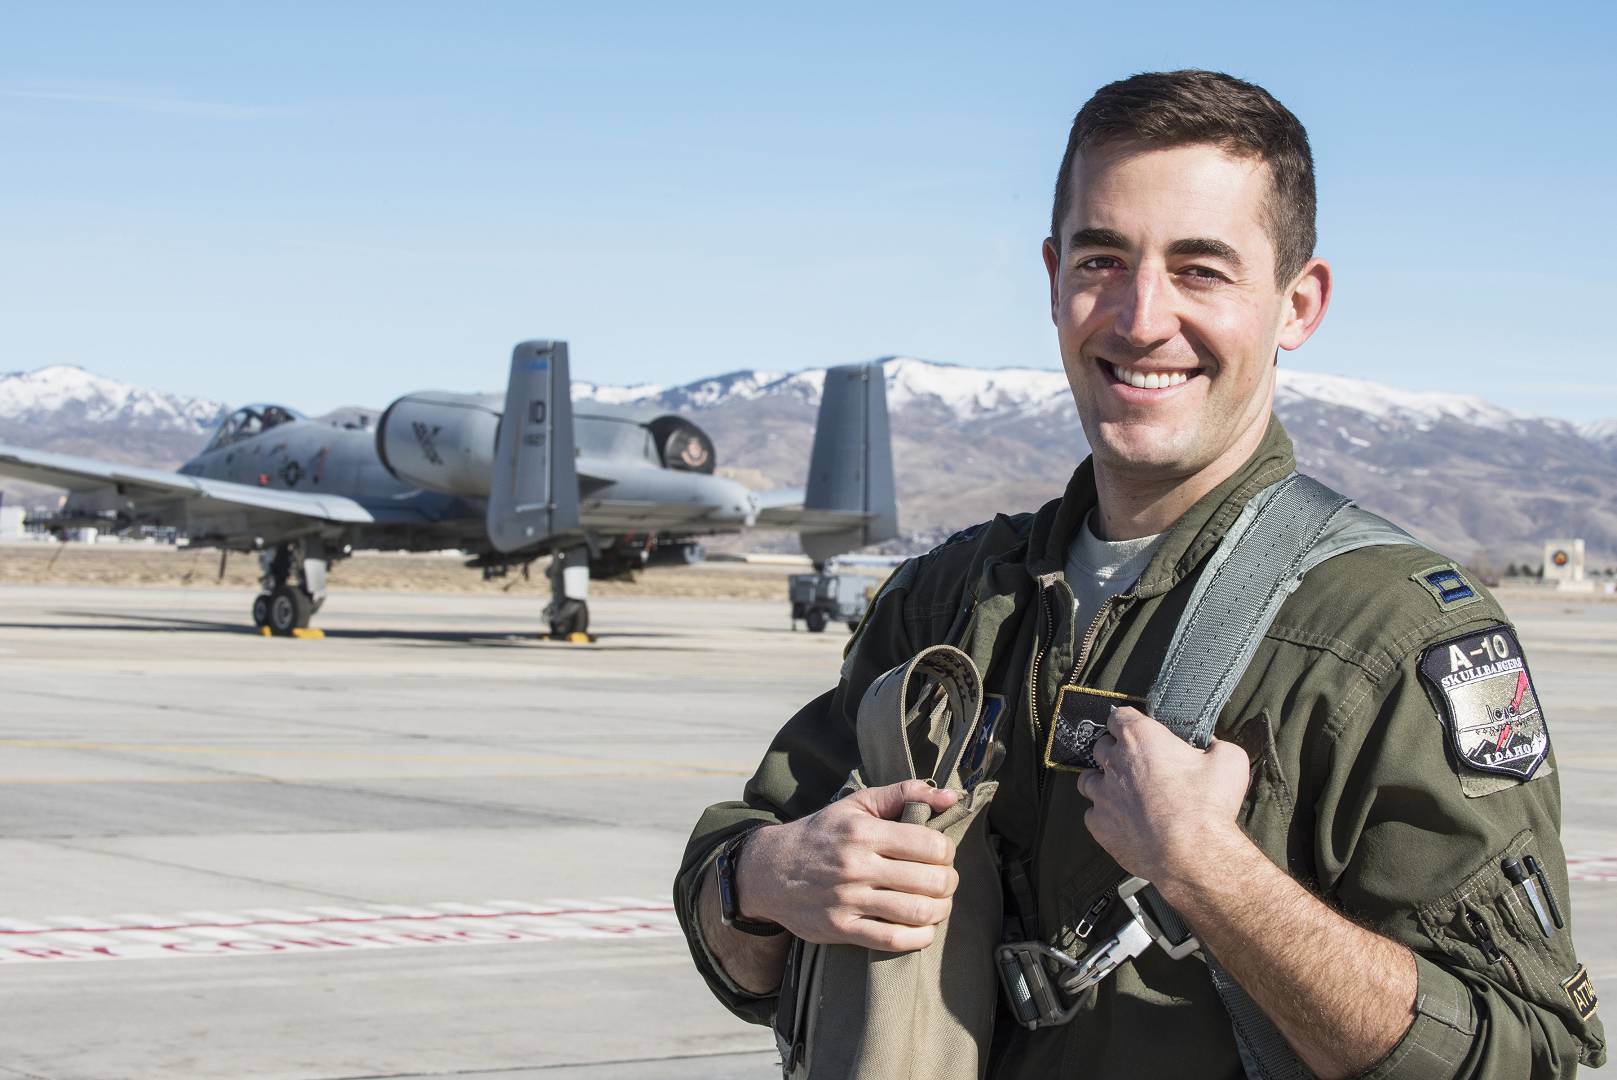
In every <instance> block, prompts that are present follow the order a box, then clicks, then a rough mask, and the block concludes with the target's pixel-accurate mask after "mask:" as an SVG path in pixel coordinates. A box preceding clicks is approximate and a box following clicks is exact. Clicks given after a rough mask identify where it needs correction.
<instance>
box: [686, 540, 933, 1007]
mask: <svg viewBox="0 0 1617 1080" xmlns="http://www.w3.org/2000/svg"><path fill="white" fill-rule="evenodd" d="M915 573H916V566H915V563H914V561H913V560H912V561H911V562H907V563H904V564H903V565H902V566H900V567H899V568H898V569H897V570H895V571H894V572H893V574H892V576H891V577H889V578H888V581H887V583H886V584H884V585H883V586H882V589H881V591H880V592H879V593H878V595H877V597H876V599H875V601H874V602H873V603H872V604H871V607H870V610H869V611H868V612H867V613H866V615H865V617H864V619H863V620H862V621H861V622H860V624H859V628H858V630H857V631H856V632H855V633H854V635H853V637H852V638H851V639H850V641H849V643H848V647H847V650H846V652H845V653H844V657H843V663H842V671H841V676H840V678H839V681H838V684H837V686H836V688H835V689H834V690H829V691H827V692H826V693H824V694H821V695H820V696H819V697H817V698H815V699H814V700H813V701H810V702H809V703H808V704H807V705H805V706H803V708H802V709H800V710H798V712H797V714H796V715H794V716H793V717H792V718H791V719H790V720H788V721H787V722H786V726H785V727H783V728H781V729H780V731H779V733H778V734H776V736H775V738H774V740H773V741H772V742H771V743H770V745H769V749H768V751H767V752H766V753H765V754H764V758H763V761H762V762H761V763H760V764H759V765H758V769H757V771H756V772H754V773H753V775H752V778H751V779H750V780H748V781H747V784H746V787H745V788H744V789H743V791H742V794H741V798H740V800H739V801H735V802H723V803H718V804H716V805H714V806H710V807H708V808H707V810H706V811H705V812H704V813H703V814H702V816H701V818H700V819H699V820H698V821H697V823H696V828H695V830H694V831H693V832H692V833H691V838H690V841H689V842H688V843H687V844H686V847H685V856H684V859H683V861H682V862H681V864H680V869H679V876H678V877H677V878H676V879H675V882H674V907H675V912H676V914H677V916H678V918H679V922H680V926H681V928H682V929H683V930H684V932H685V939H686V941H687V943H688V944H689V945H690V949H691V956H692V958H693V959H694V960H695V961H696V966H697V969H698V970H699V971H700V972H701V974H702V977H703V978H704V979H705V980H706V981H707V984H708V987H709V988H710V989H711V990H712V991H713V993H714V995H715V996H716V997H717V998H718V999H719V1001H720V1002H721V1003H722V1004H723V1005H724V1006H725V1007H726V1008H728V1009H729V1010H730V1011H731V1012H733V1013H735V1014H736V1015H737V1016H739V1017H740V1018H741V1019H743V1020H746V1021H749V1022H750V1023H755V1024H768V1023H771V1022H772V1021H773V1018H774V1010H775V1001H776V998H777V995H775V994H769V995H758V994H752V993H749V992H747V991H746V990H743V989H742V988H741V987H739V986H738V985H736V984H735V982H734V981H732V980H731V979H730V978H729V976H728V975H726V974H725V972H724V970H723V969H722V968H721V967H720V966H719V964H718V963H717V962H716V961H715V960H714V958H713V955H712V953H711V952H710V951H709V949H708V947H707V944H706V943H705V942H704V941H703V940H702V934H701V925H700V920H699V918H698V915H697V911H696V899H697V896H698V890H699V886H700V884H701V881H702V878H703V877H704V875H706V874H708V873H709V872H710V868H711V865H712V862H713V860H714V859H715V858H716V857H717V855H718V849H719V847H720V846H721V845H722V844H723V843H724V841H726V840H728V839H730V838H731V837H733V836H735V835H736V834H737V833H741V832H745V831H746V830H748V829H754V828H758V827H760V826H764V825H773V824H778V823H780V822H783V821H794V820H796V819H798V818H801V817H805V816H807V815H809V814H812V813H814V812H815V811H816V810H819V809H821V808H822V807H824V806H825V805H826V804H827V803H829V802H830V801H831V800H832V798H833V797H834V796H835V795H836V793H837V792H838V791H839V790H840V789H841V787H842V785H843V783H844V781H846V780H847V779H848V774H849V773H850V772H851V771H852V770H853V769H854V767H855V766H856V765H857V764H858V754H859V751H858V740H857V738H856V736H855V734H854V718H855V716H856V714H857V711H858V707H859V701H860V699H861V698H863V697H864V694H865V691H866V690H867V689H868V688H869V686H870V684H871V683H872V682H873V681H875V679H876V677H877V676H878V675H881V674H882V673H884V672H886V671H888V670H890V669H891V668H893V667H895V666H897V665H898V664H901V663H903V662H904V661H905V660H908V659H909V658H910V657H911V656H912V655H913V654H914V651H915V650H914V649H913V648H911V646H910V643H909V641H908V635H907V634H906V632H905V628H904V603H905V601H906V599H907V597H908V594H909V591H910V587H911V584H912V583H913V580H914V577H915Z"/></svg>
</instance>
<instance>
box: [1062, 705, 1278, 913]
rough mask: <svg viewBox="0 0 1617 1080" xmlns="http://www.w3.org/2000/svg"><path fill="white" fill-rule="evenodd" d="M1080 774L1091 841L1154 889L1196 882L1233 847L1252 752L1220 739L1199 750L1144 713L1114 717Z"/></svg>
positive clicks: (1116, 713)
mask: <svg viewBox="0 0 1617 1080" xmlns="http://www.w3.org/2000/svg"><path fill="white" fill-rule="evenodd" d="M1090 753H1091V754H1092V755H1093V756H1094V758H1095V761H1096V762H1097V763H1098V764H1099V766H1100V768H1098V769H1089V770H1086V771H1085V772H1083V773H1081V774H1079V777H1078V793H1079V794H1080V795H1082V796H1084V798H1086V799H1088V800H1089V801H1090V802H1091V803H1092V804H1093V805H1092V806H1091V807H1090V809H1089V810H1088V812H1086V813H1085V814H1084V824H1085V825H1086V826H1087V827H1088V828H1089V832H1090V835H1092V836H1094V838H1095V840H1096V842H1098V843H1099V844H1100V845H1101V847H1103V848H1105V849H1106V850H1107V851H1108V852H1109V853H1110V854H1111V856H1112V858H1114V859H1116V860H1117V863H1118V865H1119V866H1121V867H1123V868H1124V869H1125V870H1127V871H1129V872H1130V873H1132V874H1137V875H1139V876H1140V877H1143V878H1146V879H1148V880H1150V881H1153V882H1156V883H1157V884H1158V885H1159V886H1160V885H1162V884H1163V883H1165V882H1168V881H1171V880H1176V879H1181V878H1189V877H1194V876H1195V873H1196V870H1197V869H1198V868H1205V867H1206V866H1207V865H1208V860H1209V859H1215V858H1217V856H1218V853H1219V852H1220V851H1222V850H1227V848H1228V845H1229V844H1231V843H1232V842H1237V843H1238V842H1240V841H1242V840H1244V835H1243V834H1242V833H1241V831H1240V827H1239V826H1238V825H1236V823H1235V816H1236V814H1237V813H1238V812H1239V811H1240V808H1241V800H1242V799H1243V798H1244V797H1245V796H1246V789H1247V784H1248V782H1249V781H1250V778H1251V766H1250V762H1249V761H1248V759H1247V756H1246V751H1244V750H1242V749H1241V748H1240V747H1239V746H1236V745H1235V744H1234V743H1227V742H1221V741H1219V740H1217V739H1214V740H1213V742H1212V744H1211V745H1210V746H1208V748H1207V749H1206V750H1197V749H1196V748H1195V747H1193V746H1191V745H1190V744H1189V743H1187V742H1185V741H1184V740H1183V739H1181V738H1179V737H1178V736H1177V735H1175V734H1174V733H1173V732H1171V731H1169V730H1168V729H1167V728H1165V727H1163V726H1162V725H1161V724H1159V723H1157V722H1156V721H1155V720H1153V719H1151V717H1149V716H1147V715H1145V714H1144V713H1143V712H1140V711H1139V710H1138V709H1132V708H1127V707H1124V708H1119V709H1114V710H1113V711H1112V715H1111V719H1110V720H1109V721H1108V722H1107V730H1106V733H1105V734H1104V735H1102V736H1101V737H1100V738H1099V739H1097V740H1096V741H1095V745H1094V747H1093V749H1092V750H1091V751H1090Z"/></svg>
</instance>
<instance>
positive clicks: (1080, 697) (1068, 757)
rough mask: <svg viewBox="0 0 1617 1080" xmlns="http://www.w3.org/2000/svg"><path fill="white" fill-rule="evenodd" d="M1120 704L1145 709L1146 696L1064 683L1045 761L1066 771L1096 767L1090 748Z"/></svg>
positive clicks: (1046, 741) (1058, 698) (1047, 764)
mask: <svg viewBox="0 0 1617 1080" xmlns="http://www.w3.org/2000/svg"><path fill="white" fill-rule="evenodd" d="M1119 705H1132V706H1134V707H1135V708H1136V709H1143V708H1145V699H1144V698H1137V697H1131V696H1129V695H1128V694H1119V693H1116V692H1115V691H1112V690H1092V689H1090V688H1089V687H1087V686H1063V687H1062V688H1061V693H1060V694H1059V695H1058V696H1057V697H1056V717H1055V722H1054V723H1052V724H1051V725H1050V737H1049V738H1048V739H1046V740H1045V743H1044V763H1045V765H1046V766H1048V767H1049V768H1052V769H1059V770H1061V771H1062V772H1079V771H1080V770H1083V769H1093V768H1094V767H1095V759H1094V758H1093V757H1090V755H1089V751H1090V748H1091V747H1093V746H1094V745H1095V740H1096V739H1098V738H1100V737H1101V735H1102V734H1103V733H1104V732H1105V731H1106V720H1107V718H1108V717H1109V716H1111V714H1112V710H1113V709H1114V708H1116V707H1118V706H1119Z"/></svg>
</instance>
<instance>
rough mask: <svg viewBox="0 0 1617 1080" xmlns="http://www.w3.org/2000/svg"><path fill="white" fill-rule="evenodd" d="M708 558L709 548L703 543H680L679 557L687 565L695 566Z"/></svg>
mask: <svg viewBox="0 0 1617 1080" xmlns="http://www.w3.org/2000/svg"><path fill="white" fill-rule="evenodd" d="M705 558H707V548H705V547H703V546H702V545H701V544H697V543H690V544H681V545H679V559H680V561H681V562H683V563H684V564H685V565H686V566H695V565H696V564H697V563H700V562H701V561H702V560H703V559H705Z"/></svg>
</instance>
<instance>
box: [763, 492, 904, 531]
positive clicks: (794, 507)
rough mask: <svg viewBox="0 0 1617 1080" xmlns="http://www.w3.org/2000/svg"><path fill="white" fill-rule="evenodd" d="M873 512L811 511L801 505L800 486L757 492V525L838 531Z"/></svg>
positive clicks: (851, 526)
mask: <svg viewBox="0 0 1617 1080" xmlns="http://www.w3.org/2000/svg"><path fill="white" fill-rule="evenodd" d="M874 516H875V515H874V514H867V513H864V512H862V511H859V510H814V509H810V508H808V507H806V506H804V505H803V489H802V488H788V489H785V490H782V491H763V492H759V493H758V526H757V527H758V528H760V529H795V530H797V531H798V532H840V531H842V530H843V529H856V528H858V527H859V526H861V525H863V524H864V523H865V522H867V521H869V520H871V518H873V517H874Z"/></svg>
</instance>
